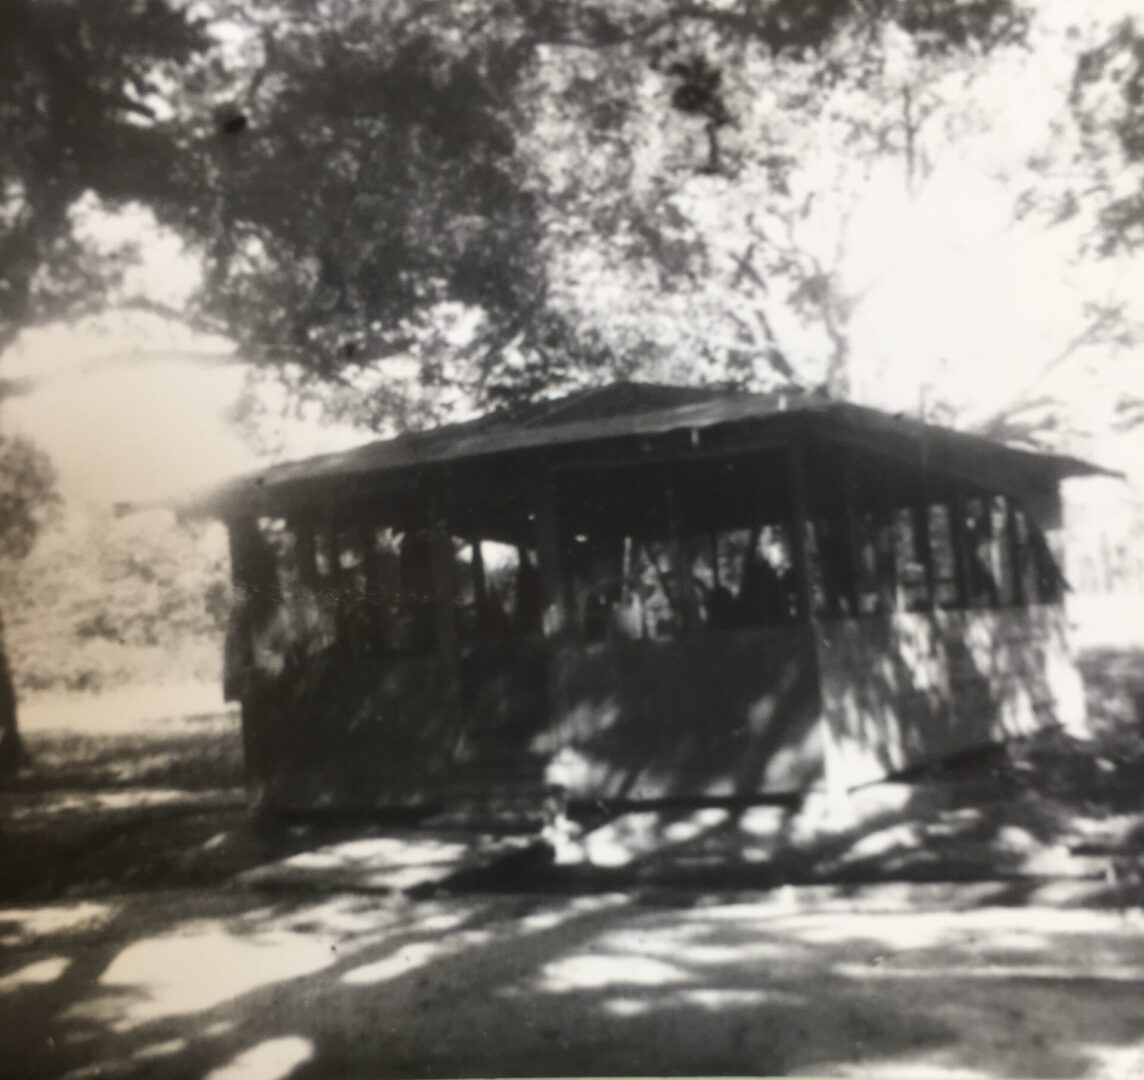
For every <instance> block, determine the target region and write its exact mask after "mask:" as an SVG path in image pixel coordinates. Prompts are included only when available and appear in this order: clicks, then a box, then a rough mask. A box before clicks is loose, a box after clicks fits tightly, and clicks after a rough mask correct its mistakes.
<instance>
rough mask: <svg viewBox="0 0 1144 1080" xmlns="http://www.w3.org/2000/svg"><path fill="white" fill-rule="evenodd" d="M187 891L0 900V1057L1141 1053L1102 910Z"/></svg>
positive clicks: (62, 1069)
mask: <svg viewBox="0 0 1144 1080" xmlns="http://www.w3.org/2000/svg"><path fill="white" fill-rule="evenodd" d="M186 904H187V901H186V898H185V897H184V896H180V895H171V894H160V895H158V896H156V897H154V898H151V899H150V900H149V901H148V902H147V903H146V904H142V903H140V902H139V901H138V900H129V899H128V900H124V899H122V898H121V899H120V900H118V901H114V902H108V904H107V905H106V906H103V907H100V906H98V905H93V904H90V903H89V904H88V905H86V907H84V906H83V905H79V906H78V907H74V908H70V909H69V908H59V909H43V908H41V909H38V910H36V911H34V912H27V911H15V912H12V911H9V912H4V913H0V935H2V937H3V940H4V942H5V945H6V948H5V951H4V958H3V960H2V961H0V1055H2V1057H3V1060H4V1062H5V1067H6V1069H8V1070H9V1072H10V1075H19V1076H22V1077H29V1078H31V1077H36V1076H60V1075H69V1076H84V1075H96V1074H98V1075H100V1076H105V1077H106V1076H142V1075H199V1076H205V1075H208V1074H210V1075H215V1074H214V1073H212V1072H211V1070H212V1069H218V1070H220V1072H219V1073H218V1075H224V1076H225V1075H237V1072H234V1073H231V1072H228V1071H226V1070H227V1068H228V1067H233V1066H235V1065H236V1063H237V1064H243V1065H245V1066H246V1067H247V1071H246V1072H244V1073H243V1075H246V1076H248V1077H259V1078H262V1080H270V1078H281V1077H286V1076H291V1077H311V1076H313V1077H318V1076H328V1075H377V1076H490V1075H502V1076H514V1075H553V1074H555V1075H593V1074H601V1073H608V1074H612V1075H617V1074H618V1075H623V1074H628V1075H646V1074H655V1075H685V1074H697V1073H706V1074H709V1075H711V1074H714V1075H719V1074H722V1075H760V1074H770V1075H779V1074H784V1073H788V1072H796V1073H802V1074H818V1075H824V1074H835V1075H837V1074H845V1073H847V1072H849V1071H853V1072H857V1073H858V1074H859V1075H875V1074H877V1075H885V1076H892V1075H922V1074H924V1075H942V1070H947V1071H948V1073H949V1074H951V1075H962V1076H964V1075H1005V1076H1013V1077H1019V1076H1040V1077H1055V1076H1069V1077H1077V1076H1094V1077H1095V1076H1121V1075H1139V1071H1140V1068H1141V1067H1144V1042H1142V1041H1141V1035H1140V1028H1139V1001H1140V997H1141V990H1142V988H1144V935H1142V934H1141V927H1140V924H1139V923H1138V922H1137V921H1125V920H1124V919H1122V918H1120V917H1117V916H1112V915H1102V914H1097V913H1092V912H1052V911H1047V910H1044V909H1036V910H1033V911H1026V910H1020V911H1010V912H1004V911H997V910H994V909H987V910H982V911H976V912H963V913H949V912H940V911H939V912H930V913H924V912H911V913H902V912H883V913H878V912H876V911H875V912H867V913H864V914H861V913H859V914H855V913H850V914H845V913H839V912H838V911H834V912H829V911H828V912H826V913H814V912H805V911H800V910H799V909H798V908H797V906H794V905H791V906H789V907H783V906H782V905H781V904H777V903H767V902H760V901H758V900H751V901H747V902H734V901H728V900H726V899H724V900H719V899H717V898H704V897H701V896H697V895H695V894H686V895H684V896H682V897H681V896H680V895H679V894H671V893H667V894H646V895H644V894H639V893H636V894H605V895H600V896H587V897H581V898H578V899H574V900H568V899H562V900H559V901H556V900H552V899H548V900H544V899H540V898H536V897H515V898H508V897H485V898H474V897H467V898H454V899H437V900H428V901H422V902H418V903H413V902H408V901H405V902H398V901H395V900H392V899H391V900H380V899H378V898H370V897H362V896H357V897H345V896H342V897H335V898H328V899H324V900H319V901H314V900H309V901H300V900H298V899H290V900H285V899H281V898H279V899H278V900H276V901H275V902H273V903H267V902H266V901H265V900H259V899H257V898H253V897H250V896H248V895H242V894H231V895H222V896H216V897H214V898H212V899H211V900H210V902H209V903H207V904H205V905H200V906H199V908H198V909H197V910H193V911H188V910H187V906H186ZM53 919H54V920H55V922H54V923H53ZM69 919H73V920H74V921H73V922H72V923H71V924H70V925H69V921H68V920H69Z"/></svg>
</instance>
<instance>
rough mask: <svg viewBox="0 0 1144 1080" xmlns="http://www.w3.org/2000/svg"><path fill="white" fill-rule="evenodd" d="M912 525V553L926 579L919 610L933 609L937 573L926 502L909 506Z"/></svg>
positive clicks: (935, 605) (935, 604)
mask: <svg viewBox="0 0 1144 1080" xmlns="http://www.w3.org/2000/svg"><path fill="white" fill-rule="evenodd" d="M910 511H911V514H912V515H913V526H914V554H915V555H916V556H917V557H918V561H919V562H920V563H921V564H922V569H923V570H924V571H925V579H926V598H925V603H924V604H923V605H922V608H921V610H923V611H933V610H934V608H936V607H937V574H936V572H935V570H934V565H933V544H932V542H931V540H930V515H929V506H928V504H926V503H920V504H915V505H914V506H912V507H911V508H910Z"/></svg>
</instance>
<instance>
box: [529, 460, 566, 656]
mask: <svg viewBox="0 0 1144 1080" xmlns="http://www.w3.org/2000/svg"><path fill="white" fill-rule="evenodd" d="M535 512H536V553H537V558H538V560H539V563H540V565H539V570H540V581H541V587H542V589H543V590H544V633H545V636H546V637H550V638H560V637H564V636H565V635H566V634H567V633H568V632H569V631H570V630H571V628H572V627H571V620H570V619H569V617H568V597H567V595H566V592H565V589H564V572H563V569H562V566H561V563H562V562H563V560H562V558H561V555H560V532H559V523H558V522H557V520H556V485H555V481H554V478H553V476H552V472H551V471H550V470H548V469H546V470H545V471H544V473H543V475H541V476H540V477H539V478H538V482H537V485H536V508H535Z"/></svg>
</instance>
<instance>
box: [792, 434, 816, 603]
mask: <svg viewBox="0 0 1144 1080" xmlns="http://www.w3.org/2000/svg"><path fill="white" fill-rule="evenodd" d="M787 454H788V475H789V478H790V493H791V523H790V531H791V560H792V562H793V566H794V573H795V582H796V584H797V586H798V606H799V612H798V615H799V618H800V619H801V620H802V621H803V622H810V621H811V620H812V619H813V618H814V595H813V591H812V588H811V580H810V551H809V549H808V545H807V530H808V528H809V526H810V510H809V500H808V495H807V487H806V451H805V449H804V448H803V444H802V442H801V440H799V441H796V442H792V443H791V444H790V446H789V448H788V451H787Z"/></svg>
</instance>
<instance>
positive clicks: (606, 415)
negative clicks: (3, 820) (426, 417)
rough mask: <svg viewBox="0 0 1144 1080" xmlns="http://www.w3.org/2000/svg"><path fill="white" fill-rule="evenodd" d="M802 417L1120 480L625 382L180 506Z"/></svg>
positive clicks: (836, 409)
mask: <svg viewBox="0 0 1144 1080" xmlns="http://www.w3.org/2000/svg"><path fill="white" fill-rule="evenodd" d="M796 415H797V416H801V417H804V418H805V422H806V423H807V424H808V425H811V426H813V427H814V428H815V429H817V430H818V431H820V432H822V433H825V434H831V435H837V436H839V437H850V438H858V439H862V440H864V441H865V442H867V443H871V442H873V443H876V444H877V445H878V448H879V449H881V450H883V451H885V452H887V453H890V454H893V455H897V456H903V457H906V458H909V459H911V460H915V461H916V460H917V457H918V454H919V453H921V454H922V455H923V456H924V457H925V459H926V460H927V462H929V464H930V466H931V467H934V468H940V467H941V463H942V462H943V461H945V462H947V463H948V462H950V461H954V460H962V461H964V462H967V463H971V462H973V461H975V460H976V461H978V462H985V461H988V462H991V463H993V464H995V465H998V466H1001V467H1002V468H1004V467H1005V466H1008V467H1010V468H1011V469H1013V470H1015V471H1016V472H1019V473H1023V474H1025V475H1029V474H1030V473H1035V474H1036V475H1038V476H1040V477H1044V478H1047V479H1054V480H1059V479H1062V478H1064V477H1068V476H1085V475H1097V474H1104V475H1115V474H1111V473H1109V472H1108V470H1105V469H1101V468H1100V467H1098V466H1096V465H1092V464H1089V463H1088V462H1084V461H1081V460H1079V459H1077V458H1073V457H1068V456H1064V455H1059V454H1048V453H1040V452H1036V451H1031V450H1025V449H1019V448H1016V447H1012V446H1008V445H1005V444H1003V443H999V442H996V441H994V440H992V439H987V438H984V437H982V436H979V435H971V434H966V433H963V432H958V431H954V430H952V429H950V428H945V427H940V426H938V425H934V424H928V423H923V422H922V421H920V420H916V419H913V418H910V417H907V416H904V415H892V414H889V413H885V412H881V411H879V410H876V409H871V408H868V407H865V406H860V405H854V404H851V403H848V402H842V401H835V400H832V399H830V398H827V397H822V396H819V395H817V394H807V393H802V392H793V393H792V392H786V393H768V394H752V393H746V392H743V391H736V390H728V389H726V388H722V387H683V386H669V385H662V384H652V383H633V382H619V383H614V384H612V385H609V386H605V387H602V388H594V389H588V390H581V391H577V392H575V393H572V394H569V395H567V396H565V397H561V398H557V399H555V400H551V401H542V402H538V403H535V404H533V405H530V406H527V407H526V408H523V409H520V410H514V411H509V410H502V411H496V412H492V413H489V414H487V415H485V416H482V417H478V418H477V419H475V420H471V421H467V422H464V423H458V424H447V425H443V426H441V427H437V428H432V429H430V430H427V431H422V432H410V433H407V434H403V435H398V436H396V437H395V438H390V439H382V440H379V441H377V442H371V443H368V444H365V445H363V446H358V447H354V448H352V449H349V450H343V451H340V452H337V453H332V454H323V455H320V456H317V457H312V458H307V459H305V460H302V461H294V462H286V463H283V464H280V465H273V466H271V467H269V468H267V469H263V470H261V471H259V472H257V473H253V474H250V475H247V476H244V477H241V478H239V479H236V480H232V481H229V482H227V483H225V484H222V485H220V486H218V487H216V488H214V489H212V490H211V491H209V492H205V493H202V494H201V495H200V496H198V497H196V498H194V499H192V500H189V501H187V502H185V503H184V504H183V509H185V510H189V511H192V512H195V511H197V512H206V513H222V512H224V511H225V510H226V508H228V507H234V506H236V505H241V504H242V501H243V500H244V499H246V498H249V497H250V496H251V495H253V494H254V493H255V492H257V494H258V496H259V500H258V501H259V502H264V501H265V500H266V499H267V498H270V497H272V495H273V493H274V492H275V491H276V490H279V489H283V488H297V487H299V486H304V487H309V486H311V485H321V484H324V483H326V482H332V481H335V480H338V479H348V478H353V477H356V478H364V477H367V476H369V475H373V474H378V475H380V474H383V473H389V472H394V471H397V470H403V469H412V468H416V467H419V466H427V465H434V464H444V463H446V462H458V461H462V460H471V459H476V458H481V457H488V456H492V455H502V454H519V453H524V452H528V451H530V450H532V451H536V450H540V449H542V448H554V447H559V446H565V447H569V446H571V445H573V444H589V443H593V442H598V441H601V440H609V439H622V438H626V437H629V438H630V437H632V436H636V437H640V436H644V437H651V436H658V435H666V434H668V433H670V432H673V431H681V430H691V431H704V430H707V429H712V428H716V427H720V426H724V425H740V424H753V425H760V424H762V425H767V424H768V423H773V422H774V421H776V420H777V419H778V418H780V417H782V418H790V417H792V416H796ZM962 471H964V470H962Z"/></svg>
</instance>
